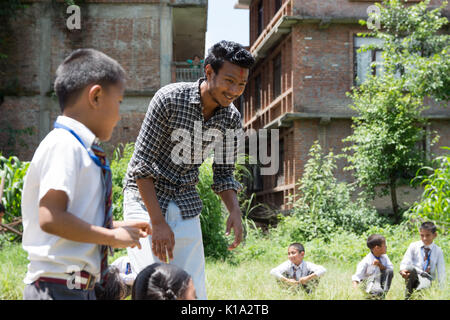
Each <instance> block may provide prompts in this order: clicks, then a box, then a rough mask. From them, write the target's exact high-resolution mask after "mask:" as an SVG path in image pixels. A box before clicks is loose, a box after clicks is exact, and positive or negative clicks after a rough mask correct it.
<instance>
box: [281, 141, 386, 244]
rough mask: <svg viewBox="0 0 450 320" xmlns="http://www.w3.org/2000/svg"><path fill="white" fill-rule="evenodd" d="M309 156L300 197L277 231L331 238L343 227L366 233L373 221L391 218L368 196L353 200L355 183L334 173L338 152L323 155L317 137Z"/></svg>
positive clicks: (306, 237)
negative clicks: (379, 211) (371, 203)
mask: <svg viewBox="0 0 450 320" xmlns="http://www.w3.org/2000/svg"><path fill="white" fill-rule="evenodd" d="M309 157H310V158H309V160H308V162H307V163H306V165H305V172H304V174H303V177H302V179H301V180H300V181H299V184H298V186H299V188H298V190H299V192H300V197H299V198H298V199H297V200H295V201H293V202H292V205H293V210H292V211H293V213H292V215H291V216H288V217H283V218H281V219H282V223H280V224H279V225H278V227H277V230H276V231H275V232H276V233H279V234H281V235H283V236H286V235H290V237H289V240H288V241H296V239H297V240H298V239H302V240H311V239H314V238H316V237H320V238H323V239H325V240H328V239H329V236H330V235H331V233H333V232H335V231H337V230H339V229H342V230H346V231H352V232H355V233H362V232H364V231H365V230H367V229H368V228H369V226H371V225H381V224H382V223H386V222H387V221H386V219H383V218H382V217H380V216H378V214H377V212H376V210H375V209H374V208H372V207H369V206H368V205H366V203H365V201H364V200H362V199H359V200H357V201H352V199H351V195H352V193H353V192H354V186H353V185H352V184H347V183H345V182H338V181H337V179H336V178H335V177H334V174H333V172H334V170H335V169H336V158H337V156H335V155H334V154H333V152H330V153H328V154H327V155H323V153H322V149H321V147H320V145H319V144H318V142H317V141H316V142H315V143H314V144H313V145H312V146H311V149H310V152H309ZM291 201H292V198H291Z"/></svg>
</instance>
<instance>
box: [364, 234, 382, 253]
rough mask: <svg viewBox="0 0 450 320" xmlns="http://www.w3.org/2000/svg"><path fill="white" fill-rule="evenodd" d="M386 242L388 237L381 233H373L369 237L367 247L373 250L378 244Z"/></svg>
mask: <svg viewBox="0 0 450 320" xmlns="http://www.w3.org/2000/svg"><path fill="white" fill-rule="evenodd" d="M385 242H386V238H385V237H383V236H382V235H380V234H372V235H370V236H369V238H367V247H368V248H369V249H370V250H372V249H373V248H375V247H376V246H379V247H381V246H382V245H383V243H385Z"/></svg>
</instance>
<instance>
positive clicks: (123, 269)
mask: <svg viewBox="0 0 450 320" xmlns="http://www.w3.org/2000/svg"><path fill="white" fill-rule="evenodd" d="M111 266H114V267H116V268H117V269H119V272H120V273H119V275H120V278H122V280H123V281H124V282H125V283H126V284H127V285H129V286H132V285H133V283H134V280H135V279H136V277H137V274H136V273H134V272H133V271H132V269H131V263H130V258H128V256H123V257H120V258H117V259H116V260H114V262H113V263H111Z"/></svg>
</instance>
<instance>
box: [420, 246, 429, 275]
mask: <svg viewBox="0 0 450 320" xmlns="http://www.w3.org/2000/svg"><path fill="white" fill-rule="evenodd" d="M420 249H421V250H422V252H423V255H424V256H425V250H424V248H423V247H422V248H420ZM430 258H431V249H430V251H428V257H427V263H426V264H425V266H424V267H423V271H425V270H427V268H428V265H429V264H430ZM422 261H423V259H422Z"/></svg>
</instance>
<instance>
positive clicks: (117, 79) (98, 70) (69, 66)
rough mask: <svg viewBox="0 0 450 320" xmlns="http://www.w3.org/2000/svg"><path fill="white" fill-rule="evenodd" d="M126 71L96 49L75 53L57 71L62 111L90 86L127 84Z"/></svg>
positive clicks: (57, 93)
mask: <svg viewBox="0 0 450 320" xmlns="http://www.w3.org/2000/svg"><path fill="white" fill-rule="evenodd" d="M125 77H126V75H125V71H124V70H123V68H122V66H121V65H120V64H119V63H118V62H117V61H116V60H114V59H112V58H111V57H109V56H107V55H106V54H104V53H103V52H100V51H98V50H95V49H77V50H75V51H73V52H72V53H71V54H70V55H69V56H68V57H67V58H65V59H64V61H63V62H62V63H61V64H60V65H59V67H58V69H57V70H56V79H55V84H54V90H55V92H56V96H57V97H58V100H59V106H60V108H61V111H64V108H65V107H66V106H67V105H68V104H70V103H73V102H74V101H75V99H76V98H77V97H78V96H79V95H80V93H81V91H83V89H84V88H85V87H86V86H88V85H90V84H99V85H102V86H105V87H106V86H108V85H114V84H119V83H124V82H125Z"/></svg>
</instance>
